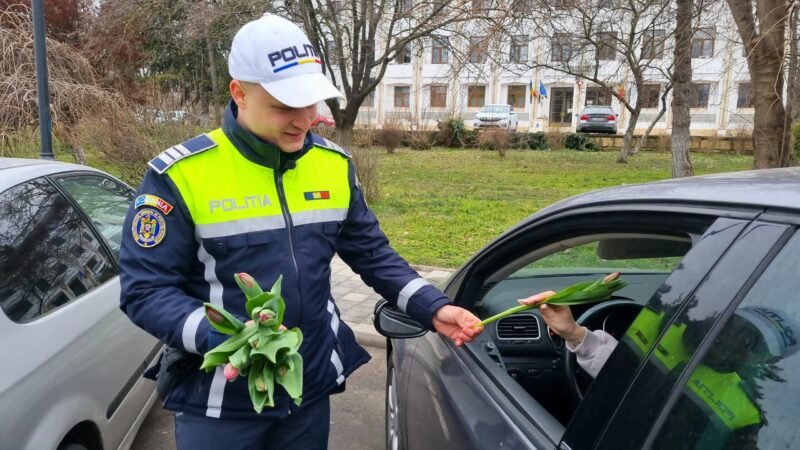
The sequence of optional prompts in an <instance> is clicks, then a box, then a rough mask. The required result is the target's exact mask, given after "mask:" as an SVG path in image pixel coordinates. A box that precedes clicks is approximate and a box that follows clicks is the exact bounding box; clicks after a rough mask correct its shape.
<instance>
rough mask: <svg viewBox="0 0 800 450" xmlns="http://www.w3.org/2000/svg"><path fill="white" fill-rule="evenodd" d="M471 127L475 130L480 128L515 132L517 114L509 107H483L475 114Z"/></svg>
mask: <svg viewBox="0 0 800 450" xmlns="http://www.w3.org/2000/svg"><path fill="white" fill-rule="evenodd" d="M472 126H473V128H475V129H476V130H478V129H481V128H500V129H503V130H510V131H516V129H517V113H516V112H514V108H513V107H511V106H510V105H485V106H484V107H483V108H481V110H480V111H478V112H477V113H476V114H475V119H474V120H473V121H472Z"/></svg>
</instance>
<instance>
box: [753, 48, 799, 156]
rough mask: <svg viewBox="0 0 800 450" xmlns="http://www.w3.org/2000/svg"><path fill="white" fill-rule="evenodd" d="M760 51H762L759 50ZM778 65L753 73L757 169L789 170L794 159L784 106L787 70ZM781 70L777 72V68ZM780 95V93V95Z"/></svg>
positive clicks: (765, 66)
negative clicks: (783, 94)
mask: <svg viewBox="0 0 800 450" xmlns="http://www.w3.org/2000/svg"><path fill="white" fill-rule="evenodd" d="M757 51H758V50H757ZM774 66H775V65H774V64H773V65H769V64H765V65H761V66H759V69H757V70H756V71H752V70H751V75H750V77H751V80H752V83H753V88H754V89H755V97H754V100H755V105H754V106H755V126H754V128H753V146H754V147H753V148H754V149H755V157H754V160H753V167H754V168H756V169H768V168H771V167H788V166H791V165H792V162H793V158H792V154H791V152H790V151H789V149H790V145H789V144H790V138H789V136H790V135H789V127H788V126H787V121H786V110H785V109H784V107H783V99H782V98H781V95H782V93H783V71H782V70H780V67H774ZM776 68H777V69H778V70H775V69H776ZM779 93H780V94H779Z"/></svg>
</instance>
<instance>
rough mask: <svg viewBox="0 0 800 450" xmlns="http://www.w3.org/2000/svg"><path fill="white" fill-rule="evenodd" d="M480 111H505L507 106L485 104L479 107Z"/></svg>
mask: <svg viewBox="0 0 800 450" xmlns="http://www.w3.org/2000/svg"><path fill="white" fill-rule="evenodd" d="M481 112H482V113H507V112H508V106H505V105H486V106H484V107H483V109H481Z"/></svg>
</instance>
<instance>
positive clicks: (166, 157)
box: [158, 152, 174, 164]
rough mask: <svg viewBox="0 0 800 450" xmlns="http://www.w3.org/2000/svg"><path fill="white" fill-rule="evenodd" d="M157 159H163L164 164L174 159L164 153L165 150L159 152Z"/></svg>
mask: <svg viewBox="0 0 800 450" xmlns="http://www.w3.org/2000/svg"><path fill="white" fill-rule="evenodd" d="M158 159H160V160H161V161H164V164H171V163H172V161H174V159H172V157H171V156H169V155H168V154H166V153H165V152H161V153H160V154H159V155H158Z"/></svg>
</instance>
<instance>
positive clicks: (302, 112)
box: [292, 105, 317, 128]
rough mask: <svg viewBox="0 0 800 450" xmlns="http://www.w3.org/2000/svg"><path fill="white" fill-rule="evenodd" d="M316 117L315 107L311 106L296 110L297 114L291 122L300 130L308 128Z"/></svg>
mask: <svg viewBox="0 0 800 450" xmlns="http://www.w3.org/2000/svg"><path fill="white" fill-rule="evenodd" d="M316 117H317V105H311V106H309V107H306V108H298V109H297V114H296V115H295V117H294V120H293V121H292V122H293V124H294V125H295V126H297V127H300V128H310V127H311V122H312V121H313V120H314V119H315V118H316Z"/></svg>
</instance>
